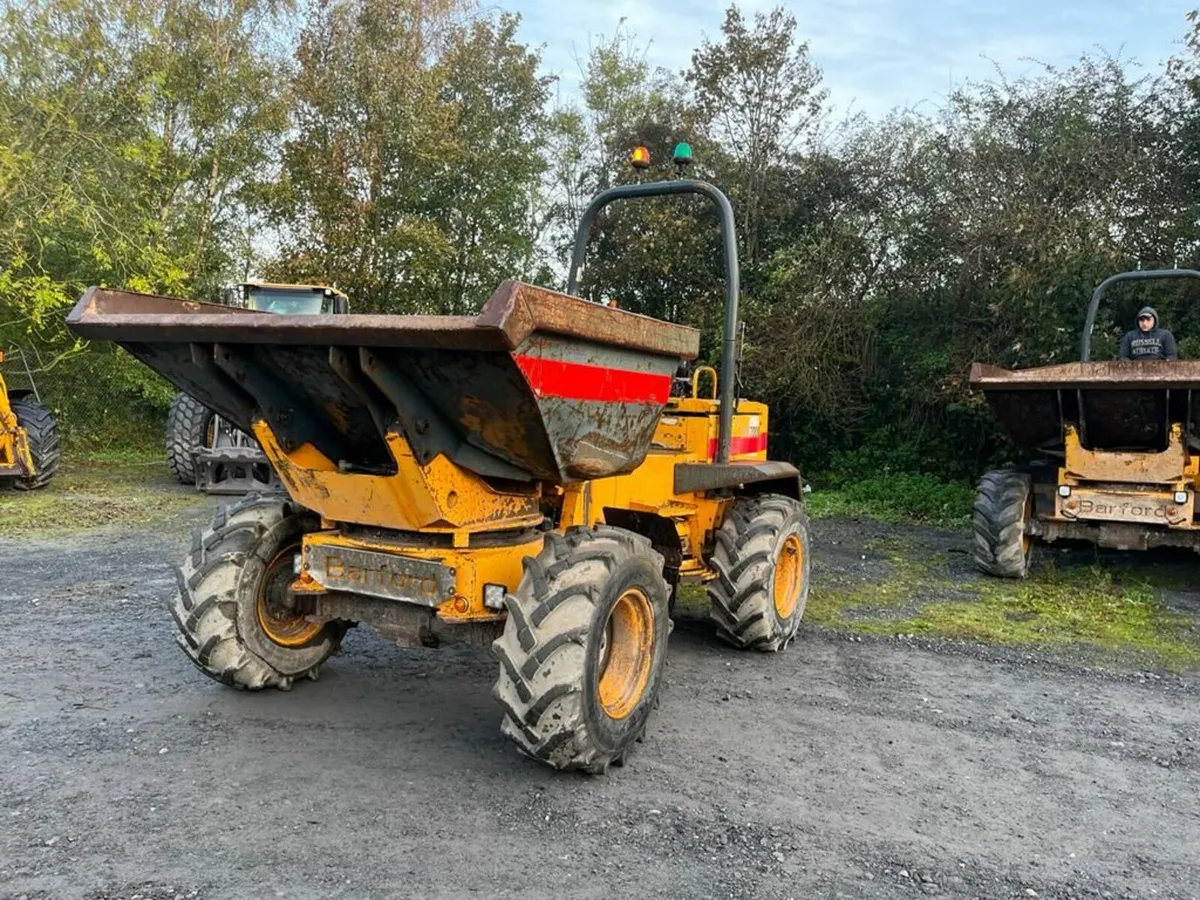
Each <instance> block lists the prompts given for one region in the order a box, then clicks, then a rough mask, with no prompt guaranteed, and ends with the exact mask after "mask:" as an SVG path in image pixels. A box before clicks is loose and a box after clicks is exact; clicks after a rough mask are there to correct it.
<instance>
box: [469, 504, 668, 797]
mask: <svg viewBox="0 0 1200 900" xmlns="http://www.w3.org/2000/svg"><path fill="white" fill-rule="evenodd" d="M662 571H663V560H662V557H661V556H660V555H659V554H658V553H657V552H655V551H654V550H653V549H652V548H651V546H650V542H649V541H648V540H647V539H646V538H644V537H642V536H640V535H637V534H634V533H633V532H630V531H625V530H624V529H620V528H614V527H611V526H605V525H601V526H597V527H594V528H582V527H576V528H572V529H569V530H568V531H567V533H566V534H565V535H560V534H554V533H552V534H548V535H547V536H546V545H545V547H544V548H543V549H542V552H541V553H539V554H538V555H537V556H536V557H529V558H527V559H526V560H525V574H524V576H523V577H522V578H521V583H520V585H519V586H518V587H517V590H516V593H514V594H510V595H509V596H508V598H507V604H508V619H507V621H506V622H505V624H504V633H503V634H502V635H501V636H500V638H498V639H497V640H496V641H495V643H494V644H493V645H492V647H493V652H494V653H495V655H496V657H497V659H499V661H500V674H499V678H498V679H497V681H496V686H495V688H494V690H493V696H495V698H496V700H497V701H498V702H499V703H500V706H501V707H502V708H503V709H504V712H505V716H504V721H503V724H502V725H501V731H502V732H503V733H504V734H505V735H507V736H508V737H509V738H511V739H512V740H513V741H514V742H515V743H516V744H517V746H518V748H520V750H521V751H522V752H524V753H526V754H528V755H529V756H531V757H533V758H534V759H539V760H541V761H542V762H545V763H548V764H549V765H551V766H553V767H554V768H556V769H582V770H584V771H586V772H591V773H600V772H604V771H605V770H606V769H607V768H608V767H609V766H610V765H613V764H618V765H620V764H623V763H624V761H625V757H626V755H627V754H628V752H629V750H630V749H631V747H632V746H633V744H634V743H635V742H636V741H638V740H640V738H641V736H642V734H643V731H644V729H645V727H646V720H647V718H648V717H649V715H650V711H651V709H652V708H653V707H654V706H655V705H656V701H657V697H658V691H659V686H660V681H661V677H662V668H663V664H664V662H665V661H666V648H667V634H668V632H669V629H670V623H669V619H668V611H667V606H668V598H669V590H668V588H667V584H666V581H665V580H664V579H663V574H662Z"/></svg>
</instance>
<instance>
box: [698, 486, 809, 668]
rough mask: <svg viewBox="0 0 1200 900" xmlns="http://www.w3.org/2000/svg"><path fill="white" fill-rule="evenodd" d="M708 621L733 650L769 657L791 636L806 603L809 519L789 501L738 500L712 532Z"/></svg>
mask: <svg viewBox="0 0 1200 900" xmlns="http://www.w3.org/2000/svg"><path fill="white" fill-rule="evenodd" d="M709 564H710V565H711V566H712V567H713V569H715V570H716V572H717V577H716V579H715V580H713V581H711V582H709V584H708V599H709V609H710V617H711V618H712V620H713V622H714V623H715V624H716V626H717V633H718V634H719V635H720V636H721V637H722V638H723V639H725V640H726V641H728V642H729V643H731V644H733V645H734V646H735V647H740V648H743V649H746V650H761V651H763V652H766V653H774V652H777V651H780V650H783V649H785V648H786V647H787V645H788V644H790V643H791V642H792V639H793V638H795V636H796V632H797V631H798V630H799V629H800V620H801V619H802V618H803V617H804V607H805V606H806V605H807V603H808V587H809V580H810V579H809V573H810V571H811V568H812V554H811V553H810V551H809V541H808V516H807V515H805V512H804V505H803V504H802V503H800V502H799V501H798V500H793V499H792V498H791V497H785V496H782V495H779V494H762V495H760V496H756V497H739V498H738V499H737V500H735V501H734V503H733V506H732V507H731V508H730V510H729V512H728V513H727V514H726V516H725V521H724V522H722V523H721V527H720V528H719V529H717V545H716V548H715V549H714V551H713V555H712V558H711V559H710V560H709Z"/></svg>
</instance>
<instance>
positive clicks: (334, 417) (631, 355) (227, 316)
mask: <svg viewBox="0 0 1200 900" xmlns="http://www.w3.org/2000/svg"><path fill="white" fill-rule="evenodd" d="M67 324H68V326H69V327H70V328H71V329H72V330H73V331H74V332H75V333H77V334H79V335H81V336H82V337H85V338H90V339H95V340H110V341H114V342H116V343H118V344H120V345H121V346H122V347H124V348H125V349H126V350H127V351H129V352H130V353H131V354H132V355H133V356H135V357H137V358H138V359H140V360H141V361H142V362H144V363H146V364H147V365H148V366H150V367H151V368H152V369H154V370H155V371H157V372H158V373H160V374H161V375H162V376H163V377H164V378H166V379H167V380H168V381H170V382H171V383H172V384H174V385H175V386H176V387H177V388H179V389H180V390H183V391H186V392H187V393H189V394H191V395H192V396H193V397H195V398H196V399H197V400H199V401H200V402H202V403H204V404H205V405H207V406H209V407H210V408H212V409H214V410H216V411H217V412H218V413H220V414H221V415H222V416H224V417H226V418H227V419H229V420H230V421H232V422H233V423H234V424H236V425H237V426H238V427H239V428H242V429H243V430H249V428H250V425H251V422H252V421H256V420H259V419H263V420H265V421H266V422H267V424H269V425H270V426H271V428H272V430H273V431H274V432H275V434H276V435H277V436H278V437H279V439H280V443H281V444H282V445H283V447H284V448H285V449H286V450H289V451H291V450H293V449H297V448H301V447H303V446H304V445H305V444H311V445H312V446H313V447H315V448H316V449H317V450H319V451H321V453H323V454H324V455H325V456H326V457H328V458H329V459H331V460H333V461H335V462H337V463H338V464H339V466H340V467H342V469H343V470H345V471H351V472H353V471H363V472H371V473H376V474H378V473H383V472H389V471H394V470H395V464H394V461H393V460H392V458H391V456H390V454H389V450H388V446H387V443H386V441H385V439H384V434H385V433H386V432H387V430H388V429H390V428H395V427H400V428H402V429H403V431H404V434H405V436H406V437H407V438H408V439H409V442H410V444H411V445H412V447H413V451H414V453H415V454H416V455H417V456H418V459H419V460H420V461H422V462H424V461H425V460H424V459H422V457H425V458H432V457H433V456H435V455H437V454H438V453H445V454H446V455H447V456H449V457H450V458H451V459H454V460H455V461H456V462H458V463H459V464H460V465H462V466H464V467H465V468H468V469H471V470H473V471H475V472H477V473H478V474H480V475H483V476H490V477H497V478H509V479H516V480H526V481H528V480H541V481H548V482H551V483H567V482H573V481H582V480H587V479H593V478H601V477H605V476H609V475H616V474H620V473H623V472H628V471H631V470H632V469H634V468H636V467H637V466H638V465H640V464H641V462H642V460H643V459H644V457H645V455H646V453H647V451H648V450H649V447H650V441H651V437H652V436H653V433H654V429H655V425H656V424H657V421H658V417H659V415H660V413H661V412H662V409H663V407H664V406H665V404H666V402H667V398H668V397H669V396H670V387H671V379H672V376H673V374H674V373H675V371H676V369H677V368H678V366H679V364H680V363H681V362H682V361H685V360H690V359H694V358H695V357H696V355H697V353H698V351H699V333H698V332H697V331H696V330H695V329H692V328H687V327H684V326H680V325H672V324H669V323H666V322H661V321H658V320H657V319H652V318H648V317H646V316H640V315H636V314H634V313H629V312H625V311H623V310H619V309H615V308H610V307H605V306H602V305H599V304H596V303H591V302H588V301H585V300H581V299H579V298H577V297H571V296H568V295H566V294H559V293H556V292H553V291H548V290H545V289H542V288H538V287H533V286H531V285H528V284H523V283H521V282H516V281H507V282H504V283H503V284H502V285H501V286H500V287H499V288H498V289H497V290H496V292H495V293H494V294H493V295H492V297H491V299H490V300H489V301H488V302H487V304H486V305H485V306H484V308H483V310H482V311H481V312H480V314H479V315H478V316H475V317H469V316H394V315H354V316H340V315H309V316H295V315H279V314H274V313H259V312H254V311H250V310H245V309H239V308H236V307H229V306H216V305H212V304H204V303H197V302H192V301H184V300H178V299H174V298H170V297H159V296H154V295H149V294H138V293H131V292H127V291H117V290H108V289H102V288H91V289H89V290H88V292H87V293H86V294H84V296H83V297H82V298H81V299H80V301H79V302H78V303H77V304H76V306H75V308H74V309H73V310H72V311H71V313H70V315H69V316H68V317H67Z"/></svg>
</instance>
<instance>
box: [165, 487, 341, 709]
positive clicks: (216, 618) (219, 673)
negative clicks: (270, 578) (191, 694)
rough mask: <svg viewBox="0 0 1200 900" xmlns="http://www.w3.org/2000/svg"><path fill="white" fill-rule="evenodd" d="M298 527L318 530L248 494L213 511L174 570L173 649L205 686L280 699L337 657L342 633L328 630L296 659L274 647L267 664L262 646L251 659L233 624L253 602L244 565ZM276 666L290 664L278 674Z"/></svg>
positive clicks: (281, 506)
mask: <svg viewBox="0 0 1200 900" xmlns="http://www.w3.org/2000/svg"><path fill="white" fill-rule="evenodd" d="M298 519H301V520H304V522H305V525H306V526H313V525H315V524H316V520H315V519H311V521H310V520H309V517H308V515H307V514H306V513H305V512H304V510H302V509H301V508H300V507H298V506H296V505H295V504H292V503H289V502H286V501H282V500H280V499H278V498H264V497H261V496H260V495H258V494H249V495H247V496H246V497H245V498H243V499H242V500H240V501H238V502H237V503H234V504H232V505H230V506H226V507H222V508H220V509H218V510H217V512H216V515H215V516H214V518H213V522H212V525H210V526H209V527H208V528H205V529H196V530H195V531H193V533H192V545H191V550H190V551H189V553H188V555H187V558H186V559H185V560H184V562H183V564H182V565H181V566H179V567H178V568H177V569H176V582H177V587H178V590H177V592H176V594H175V597H174V598H173V599H172V601H171V603H170V612H171V617H172V618H173V619H174V620H175V624H176V625H177V626H178V627H179V634H177V635H176V642H177V643H178V644H179V646H180V648H181V649H182V650H183V652H184V653H185V654H187V657H188V659H190V660H191V661H192V662H193V663H194V664H195V665H196V667H197V668H198V669H200V671H201V672H203V673H204V674H205V675H207V676H209V677H210V678H212V679H214V680H216V681H219V682H221V683H222V684H226V685H229V686H230V687H235V688H239V689H245V690H251V691H256V690H261V689H262V688H267V687H275V688H279V689H280V690H285V691H286V690H289V689H290V688H291V687H292V684H293V682H294V681H296V680H297V679H300V678H306V677H307V678H310V679H312V680H314V681H315V680H316V679H317V675H318V671H319V669H320V666H321V663H322V662H324V661H325V659H327V658H328V657H329V656H330V655H331V654H333V653H334V652H336V651H337V649H338V645H339V643H340V640H341V636H342V633H343V631H342V629H341V628H339V627H338V626H337V625H335V624H333V623H331V624H330V625H328V626H326V630H325V632H324V633H323V640H322V641H320V642H319V643H317V644H316V645H314V646H306V647H304V648H301V649H299V650H294V651H288V650H286V649H285V648H282V647H279V648H278V649H277V650H274V653H276V654H278V657H277V658H276V659H275V660H272V659H268V658H266V657H267V656H268V655H270V654H269V653H264V652H262V650H261V644H260V650H259V652H256V651H255V648H254V646H252V644H253V641H254V638H253V636H250V638H249V640H248V636H247V635H246V634H245V631H246V628H245V625H244V622H243V621H242V618H243V617H242V616H239V612H243V613H244V607H243V605H244V604H245V603H256V602H257V585H256V584H255V585H251V584H249V583H248V581H249V580H250V578H251V577H252V576H247V578H245V579H244V578H243V575H246V567H247V564H248V563H249V562H251V561H252V560H254V559H255V558H256V554H257V556H258V558H259V559H261V557H262V552H263V551H262V548H263V547H264V546H265V547H271V546H272V541H273V539H274V537H277V536H278V535H279V534H280V532H281V530H285V531H287V530H293V531H294V530H295V528H296V524H297V520H298ZM305 530H306V529H305ZM268 552H269V551H268ZM265 562H269V560H265V561H264V564H265ZM252 587H253V588H254V590H253V591H251V588H252ZM258 640H260V641H261V640H269V639H267V638H265V637H262V638H258ZM268 650H270V648H268ZM279 659H288V660H289V661H290V662H289V664H288V665H287V667H286V668H284V667H283V666H281V665H280V664H279Z"/></svg>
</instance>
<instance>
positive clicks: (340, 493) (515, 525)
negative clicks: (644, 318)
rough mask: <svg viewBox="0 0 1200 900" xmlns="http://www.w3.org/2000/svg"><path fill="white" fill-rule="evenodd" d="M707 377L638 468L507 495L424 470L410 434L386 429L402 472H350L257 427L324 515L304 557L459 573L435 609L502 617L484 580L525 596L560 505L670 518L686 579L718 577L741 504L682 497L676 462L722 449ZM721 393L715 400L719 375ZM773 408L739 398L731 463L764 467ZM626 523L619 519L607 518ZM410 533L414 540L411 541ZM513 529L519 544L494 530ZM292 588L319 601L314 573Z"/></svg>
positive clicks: (458, 615) (464, 477) (439, 467)
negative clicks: (730, 521)
mask: <svg viewBox="0 0 1200 900" xmlns="http://www.w3.org/2000/svg"><path fill="white" fill-rule="evenodd" d="M700 375H701V373H700V372H698V373H697V375H696V376H695V377H694V378H693V385H692V396H691V397H686V398H675V397H673V398H671V399H670V400H669V402H668V404H667V407H666V409H665V411H664V413H663V415H662V417H661V419H660V421H659V423H658V425H657V427H656V430H655V433H654V438H653V441H652V443H651V448H650V450H649V452H648V454H647V456H646V458H645V460H644V461H643V463H642V464H641V465H640V466H639V467H638V468H637V469H636V470H635V471H633V472H630V473H628V474H625V475H618V476H613V477H609V478H600V479H595V480H592V481H585V482H579V483H575V484H570V485H565V486H559V487H548V488H546V490H545V493H544V494H543V490H542V487H541V486H540V485H537V484H531V485H530V486H529V487H527V488H523V489H522V488H519V487H518V488H514V489H510V490H507V491H505V490H498V489H497V488H496V487H495V486H494V485H492V484H489V483H488V482H487V481H486V480H485V479H483V478H481V477H480V476H478V475H475V474H474V473H472V472H469V471H467V470H465V469H463V468H461V467H459V466H457V465H455V464H454V463H453V462H451V461H450V460H448V459H446V458H445V457H444V456H438V457H435V458H434V459H432V460H430V461H429V462H428V463H427V464H424V465H423V464H421V463H420V462H419V461H418V460H417V458H416V457H415V456H414V454H413V451H412V448H411V447H410V446H409V444H408V442H407V441H406V440H405V438H404V437H403V436H402V435H400V434H399V433H397V432H394V431H393V432H389V433H388V434H387V444H388V448H389V451H390V453H391V455H392V458H393V459H394V460H395V463H396V474H394V475H371V474H365V473H359V472H343V471H340V470H339V469H338V466H337V465H336V464H335V463H334V461H333V460H330V459H329V458H327V457H326V456H324V455H323V454H322V453H320V452H319V451H318V450H316V449H315V448H314V447H313V446H312V445H310V444H305V445H303V446H301V447H298V448H296V449H294V450H292V451H286V450H284V448H283V445H282V443H281V442H280V440H279V439H278V437H277V436H276V435H275V433H274V432H273V431H272V429H271V428H270V426H268V425H267V424H266V423H265V422H264V421H261V420H260V421H257V422H255V423H253V426H252V428H253V431H254V436H255V437H256V438H257V439H258V442H259V444H260V445H261V446H262V448H263V451H264V452H265V453H266V455H267V458H268V459H269V460H270V461H271V464H272V465H273V466H274V467H275V470H276V471H277V472H278V473H279V477H280V480H281V481H282V482H283V484H284V486H285V488H286V489H287V490H288V492H289V494H291V496H292V498H293V499H294V500H295V501H296V502H297V503H299V504H301V505H302V506H304V507H306V508H308V509H311V510H313V511H314V512H317V513H318V514H320V516H321V517H322V520H323V522H324V527H325V529H326V530H322V531H318V532H315V533H312V534H309V535H306V536H305V538H304V544H303V548H304V549H303V553H304V555H303V556H302V560H306V559H307V553H308V551H309V549H310V548H313V547H316V546H320V547H321V548H322V549H323V550H324V551H326V554H325V555H327V551H328V550H329V549H330V548H336V547H345V548H348V549H356V550H369V551H376V552H382V553H388V554H393V555H397V556H403V557H408V558H413V559H422V560H429V561H433V562H437V563H440V564H441V565H443V566H446V567H448V568H450V569H453V579H454V595H453V596H452V597H451V598H450V599H449V600H446V601H444V602H441V603H439V604H438V605H437V607H436V609H437V615H438V617H439V618H441V619H442V620H443V621H447V622H456V621H457V622H470V621H487V620H495V619H498V618H501V617H502V616H503V611H502V610H497V609H490V608H488V607H487V606H485V604H484V585H486V584H498V585H503V586H504V587H505V589H506V590H508V591H513V590H515V589H516V587H517V585H518V583H519V582H520V580H521V575H522V572H523V566H522V560H524V559H525V558H526V557H529V556H533V555H536V554H537V553H538V552H540V550H541V548H542V544H543V542H544V540H545V538H544V535H543V534H542V533H541V532H538V531H535V530H533V529H535V528H536V527H537V526H539V525H540V524H541V523H542V522H543V521H544V516H545V509H544V506H545V505H551V506H554V507H557V512H558V520H559V527H560V529H563V530H565V529H567V528H570V527H572V526H578V525H584V526H592V525H597V524H603V523H606V522H608V524H614V523H613V522H611V521H608V516H606V510H615V511H619V513H635V514H638V513H640V514H652V515H654V516H658V517H661V519H663V520H665V521H666V522H668V523H670V524H671V525H672V526H673V527H674V529H675V532H676V534H677V535H678V537H679V543H680V547H681V549H682V560H681V561H680V565H679V574H680V575H681V576H685V577H686V576H691V577H699V578H702V579H710V578H712V577H715V573H713V572H712V571H711V570H710V569H709V568H708V567H707V565H706V563H705V560H706V559H707V557H708V555H709V552H710V550H711V548H712V546H713V544H714V542H715V535H714V533H715V531H716V529H717V528H719V527H720V524H721V522H722V521H723V519H724V516H725V512H726V510H727V509H728V507H729V505H730V504H731V503H732V502H733V498H732V497H730V496H724V495H714V496H709V495H708V493H707V492H703V491H698V492H689V493H684V494H677V493H675V489H674V485H675V466H676V465H678V464H679V463H711V462H712V461H713V460H714V458H715V455H716V451H717V433H718V428H719V425H718V415H719V408H720V404H719V403H718V402H717V400H715V399H706V398H701V397H698V396H697V395H698V393H699V385H698V382H699V379H700ZM713 393H714V395H715V393H716V384H715V379H714V381H713ZM767 417H768V412H767V407H766V406H765V405H764V404H762V403H755V402H752V401H745V400H744V401H741V402H740V403H739V404H738V406H737V409H736V411H735V413H734V417H733V433H732V446H731V450H732V452H731V455H730V460H731V461H734V462H737V461H763V460H766V458H767V452H766V447H767V441H766V437H767V425H768V421H767ZM610 515H612V516H614V517H617V514H616V513H613V514H610ZM341 523H347V524H351V525H359V526H373V527H377V528H380V529H386V531H387V532H388V533H387V534H381V535H380V536H378V537H377V538H376V537H374V536H364V533H363V532H354V533H346V532H344V531H342V530H339V527H338V526H339V525H340V524H341ZM405 532H408V533H409V534H410V535H411V536H410V537H408V538H407V539H406V537H405ZM498 532H508V533H510V534H511V535H513V537H512V538H511V541H512V542H509V541H508V540H502V541H501V542H500V543H501V545H500V546H497V545H496V544H497V541H496V538H495V535H496V534H497V533H498ZM430 534H440V535H444V536H446V538H448V540H447V539H446V538H443V541H442V542H439V543H440V544H441V545H440V546H430V542H429V540H428V538H422V537H421V535H430ZM307 566H308V563H307V562H306V561H305V562H302V569H301V574H300V577H299V578H298V579H297V580H296V582H295V583H294V585H293V591H294V592H295V593H296V594H298V595H302V594H306V593H308V594H320V593H323V592H324V591H325V588H323V587H322V586H321V585H320V584H318V583H317V582H316V581H314V580H312V579H311V578H309V576H308V575H307V574H305V572H306V569H307Z"/></svg>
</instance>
